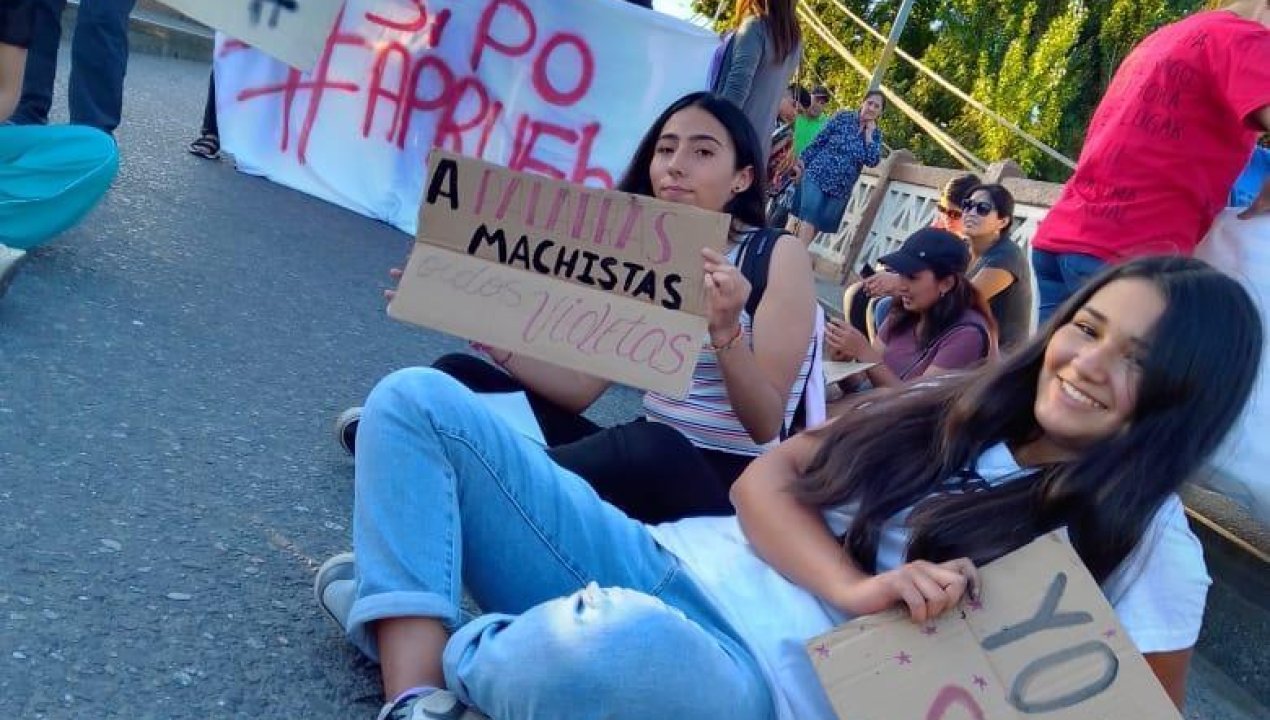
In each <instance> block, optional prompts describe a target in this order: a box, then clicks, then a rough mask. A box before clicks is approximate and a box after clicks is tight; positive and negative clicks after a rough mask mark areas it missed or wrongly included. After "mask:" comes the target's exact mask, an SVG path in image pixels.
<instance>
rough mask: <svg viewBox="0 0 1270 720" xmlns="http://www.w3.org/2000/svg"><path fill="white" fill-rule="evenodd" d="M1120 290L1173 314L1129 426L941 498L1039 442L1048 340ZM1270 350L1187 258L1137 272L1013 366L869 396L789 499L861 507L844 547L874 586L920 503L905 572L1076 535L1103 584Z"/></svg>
mask: <svg viewBox="0 0 1270 720" xmlns="http://www.w3.org/2000/svg"><path fill="white" fill-rule="evenodd" d="M1122 278H1139V279H1142V280H1145V281H1147V282H1150V283H1152V284H1153V285H1154V286H1155V287H1156V288H1157V289H1158V290H1159V291H1160V292H1161V294H1162V295H1163V296H1164V298H1165V302H1166V303H1167V307H1166V309H1165V311H1164V314H1163V315H1162V316H1161V317H1160V319H1159V321H1158V322H1157V324H1156V326H1155V328H1154V329H1153V331H1152V337H1153V338H1154V342H1153V343H1152V344H1151V346H1150V350H1149V353H1148V355H1147V357H1146V358H1145V359H1144V360H1143V363H1142V374H1141V378H1142V379H1141V384H1140V387H1139V388H1138V393H1137V396H1138V400H1137V405H1136V407H1135V408H1134V412H1133V415H1132V417H1131V418H1130V419H1129V421H1128V423H1127V425H1126V426H1125V427H1124V428H1123V429H1122V430H1120V431H1119V432H1117V433H1116V434H1114V435H1113V436H1111V437H1108V438H1106V439H1104V440H1102V441H1100V442H1098V443H1097V444H1095V445H1094V446H1092V447H1089V448H1087V449H1086V450H1085V451H1084V452H1083V453H1082V454H1081V456H1080V457H1078V458H1077V459H1075V460H1071V461H1068V462H1061V463H1056V464H1052V465H1046V466H1042V467H1039V468H1036V469H1035V471H1034V472H1030V473H1028V474H1026V475H1024V476H1022V477H1018V478H1016V479H1014V480H1013V481H1012V482H1007V483H1002V484H1000V485H998V486H996V487H993V488H991V489H987V490H982V491H977V492H966V493H940V492H939V491H938V488H939V487H940V486H941V484H942V483H944V482H946V481H948V480H949V479H950V478H954V477H956V476H957V474H958V473H959V472H960V471H962V470H963V469H964V468H966V467H968V466H969V465H970V464H971V463H972V462H974V459H975V458H977V457H978V456H979V455H980V453H982V452H983V451H984V450H985V449H986V448H988V447H990V446H992V445H993V444H995V443H998V442H1026V441H1028V440H1031V439H1034V438H1036V437H1037V436H1038V435H1039V433H1040V429H1039V427H1038V426H1037V421H1036V417H1035V415H1034V409H1033V406H1034V405H1035V402H1036V396H1037V382H1038V377H1039V374H1040V371H1041V365H1042V362H1043V358H1044V354H1045V349H1046V347H1047V345H1048V344H1049V341H1050V338H1051V337H1052V336H1053V335H1054V333H1055V331H1056V330H1057V329H1058V328H1060V327H1062V326H1063V325H1065V324H1067V323H1068V322H1070V320H1071V318H1072V316H1073V315H1075V313H1076V311H1077V310H1079V309H1080V308H1081V307H1083V306H1084V305H1085V304H1086V303H1087V302H1088V301H1089V299H1090V297H1092V296H1093V294H1094V293H1095V292H1097V291H1098V290H1099V289H1100V288H1102V287H1103V286H1105V285H1107V284H1108V283H1110V282H1113V281H1115V280H1119V279H1122ZM1261 343H1262V327H1261V321H1260V318H1259V317H1258V315H1257V310H1256V307H1255V306H1254V305H1253V302H1252V299H1251V298H1250V297H1249V295H1248V293H1247V292H1246V291H1245V290H1244V289H1243V287H1241V286H1240V285H1239V283H1237V282H1235V281H1234V280H1232V279H1230V278H1228V277H1226V276H1225V275H1222V274H1221V273H1219V272H1217V271H1216V270H1214V269H1213V268H1211V267H1210V266H1208V265H1206V264H1205V263H1203V262H1201V261H1199V260H1194V259H1190V258H1182V257H1153V258H1141V259H1137V260H1133V261H1130V262H1128V263H1126V264H1124V265H1120V266H1118V267H1113V268H1110V269H1108V270H1106V271H1104V272H1103V273H1102V274H1101V275H1099V276H1098V277H1097V278H1095V279H1094V280H1092V281H1091V282H1090V283H1089V284H1088V285H1087V286H1086V287H1085V288H1083V289H1082V290H1081V291H1080V292H1078V293H1077V294H1076V295H1075V296H1074V297H1072V298H1071V299H1070V300H1068V301H1067V303H1065V304H1064V305H1063V306H1062V307H1061V308H1060V309H1059V311H1058V313H1056V315H1055V317H1054V318H1053V319H1052V320H1051V321H1050V323H1049V324H1048V325H1047V326H1045V328H1044V329H1043V331H1042V332H1041V333H1039V334H1038V336H1037V337H1035V338H1034V339H1033V340H1031V341H1030V342H1029V343H1027V344H1026V345H1024V346H1022V347H1020V348H1018V349H1017V350H1016V351H1015V352H1014V353H1013V354H1011V355H1010V356H1008V357H1007V358H1006V359H1005V360H1003V361H1002V362H1000V363H997V364H995V365H992V366H988V367H984V368H981V369H980V370H978V371H976V372H974V373H969V374H966V375H961V376H956V377H952V378H949V379H946V380H943V381H939V382H935V383H929V384H926V385H924V386H921V387H915V388H909V389H906V390H898V391H887V392H884V393H878V394H874V395H873V396H872V397H871V398H870V399H869V401H871V402H872V407H868V408H862V409H860V410H857V411H848V412H846V413H844V414H843V415H842V416H841V417H840V418H839V419H838V420H837V421H836V422H835V423H834V424H833V425H830V426H828V427H826V428H824V429H821V430H818V431H816V432H818V433H821V434H822V436H823V437H824V444H823V446H822V447H821V449H820V451H819V453H818V454H817V456H816V457H815V459H814V460H813V462H812V464H811V466H810V467H809V468H808V470H807V472H806V473H805V474H804V475H803V477H801V478H800V479H799V481H798V482H797V483H796V485H795V486H794V488H793V492H794V493H795V495H796V496H797V497H799V498H800V499H801V500H802V501H803V502H805V503H807V504H809V505H812V506H816V507H830V506H838V505H844V504H858V509H857V512H856V513H855V519H854V521H853V522H852V524H851V527H850V528H849V529H848V530H847V533H846V534H845V535H844V537H843V543H844V546H845V548H846V549H847V551H848V552H849V553H850V554H851V556H852V558H853V559H854V560H855V561H856V562H857V563H858V564H859V565H860V566H861V567H862V568H865V569H867V570H868V571H870V572H874V571H875V570H876V557H877V547H878V539H879V537H880V534H881V531H882V527H883V525H884V524H885V523H886V522H887V520H888V519H889V518H891V517H892V516H894V515H895V514H896V513H898V512H900V511H902V510H903V509H905V508H907V507H910V506H914V505H915V506H916V507H915V508H914V510H913V512H912V514H911V515H910V516H909V518H908V521H907V522H908V526H909V529H910V531H911V535H910V540H909V546H908V558H909V559H926V560H931V561H935V562H942V561H946V560H948V559H951V558H956V557H969V558H970V559H971V560H973V561H974V562H975V563H976V564H981V563H986V562H990V561H992V560H994V559H996V558H998V557H1000V556H1002V555H1004V554H1006V553H1008V552H1011V551H1012V550H1015V549H1017V548H1019V547H1021V546H1023V545H1025V544H1026V543H1028V542H1030V541H1031V540H1032V539H1034V538H1036V537H1037V536H1039V535H1041V534H1043V533H1045V532H1048V531H1050V530H1054V529H1056V528H1059V527H1064V526H1066V527H1067V528H1068V532H1069V535H1070V537H1071V540H1072V542H1073V544H1074V546H1075V548H1076V551H1077V552H1078V553H1079V554H1080V557H1081V559H1082V560H1084V562H1085V565H1086V566H1087V567H1088V568H1089V570H1090V572H1092V573H1093V575H1094V577H1095V578H1097V579H1098V580H1099V582H1102V581H1103V580H1105V579H1106V578H1107V577H1108V576H1109V575H1110V574H1111V573H1112V572H1113V571H1114V570H1115V568H1116V567H1117V566H1119V564H1120V563H1121V562H1122V561H1123V560H1124V559H1125V557H1126V556H1127V555H1128V554H1129V552H1130V551H1131V550H1132V549H1133V548H1134V546H1135V545H1136V544H1137V543H1138V541H1139V539H1140V538H1141V537H1142V535H1143V534H1144V532H1145V530H1146V528H1147V525H1148V524H1149V523H1150V521H1151V518H1152V516H1153V515H1154V514H1155V512H1156V510H1157V509H1158V508H1159V507H1160V505H1161V504H1162V503H1163V502H1164V500H1165V499H1166V498H1167V497H1168V496H1169V494H1170V493H1173V492H1174V491H1176V490H1177V489H1178V488H1179V487H1180V486H1181V485H1182V483H1183V482H1185V481H1186V480H1187V479H1188V478H1189V477H1191V476H1192V475H1193V474H1194V473H1195V472H1196V471H1197V470H1198V469H1199V468H1200V466H1201V465H1202V464H1203V463H1204V462H1205V461H1206V460H1207V459H1208V458H1209V457H1210V456H1211V455H1212V453H1213V452H1214V451H1215V450H1216V449H1217V447H1218V445H1219V444H1220V443H1221V441H1222V439H1223V438H1224V437H1225V436H1226V434H1227V432H1228V431H1229V430H1230V428H1231V426H1232V425H1233V424H1234V423H1235V421H1236V419H1237V418H1238V416H1239V413H1240V411H1241V410H1242V408H1243V406H1244V404H1245V402H1246V401H1247V399H1248V395H1249V393H1250V391H1251V389H1252V385H1253V382H1254V381H1255V379H1256V376H1257V366H1258V362H1259V358H1260V355H1261Z"/></svg>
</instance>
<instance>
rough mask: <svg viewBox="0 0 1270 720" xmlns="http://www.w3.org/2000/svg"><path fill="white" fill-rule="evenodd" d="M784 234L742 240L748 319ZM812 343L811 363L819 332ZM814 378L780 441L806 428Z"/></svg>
mask: <svg viewBox="0 0 1270 720" xmlns="http://www.w3.org/2000/svg"><path fill="white" fill-rule="evenodd" d="M785 234H786V233H785V230H784V229H783V228H762V229H760V230H755V231H753V232H751V233H749V235H748V236H747V237H746V238H745V240H743V241H741V247H740V250H738V251H737V269H738V270H740V271H741V275H742V276H743V277H744V278H745V279H746V280H748V281H749V283H750V296H749V298H747V299H746V301H745V312H747V313H749V315H750V318H751V319H752V318H753V317H754V314H755V313H756V312H758V306H759V303H760V302H762V301H763V293H764V292H766V291H767V276H768V273H769V271H770V270H771V266H772V254H773V252H772V248H774V247H776V242H777V241H778V240H780V239H781V236H783V235H785ZM819 310H820V308H819V304H817V311H819ZM812 342H813V343H814V350H813V352H814V353H815V355H814V356H813V360H814V359H816V358H818V357H819V355H820V334H819V333H818V332H817V333H815V337H814V338H813V339H812ZM812 365H813V368H812V369H815V366H816V365H817V363H816V362H813V363H812ZM814 375H815V373H813V372H808V373H807V380H806V383H805V384H804V385H803V388H802V390H801V391H800V392H799V393H798V405H797V406H796V407H795V408H794V417H793V418H792V422H791V423H790V424H789V425H786V426H782V427H781V434H780V439H781V440H784V439H786V438H787V437H789V436H790V435H792V434H793V433H795V432H799V431H801V430H802V429H803V428H805V427H806V426H807V418H808V414H809V413H808V408H807V388H808V387H810V385H811V383H812V382H813V377H814ZM822 379H823V372H822Z"/></svg>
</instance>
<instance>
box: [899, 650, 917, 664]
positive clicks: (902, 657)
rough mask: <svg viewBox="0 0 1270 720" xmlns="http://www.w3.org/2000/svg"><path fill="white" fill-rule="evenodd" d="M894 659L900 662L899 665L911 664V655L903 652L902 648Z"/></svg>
mask: <svg viewBox="0 0 1270 720" xmlns="http://www.w3.org/2000/svg"><path fill="white" fill-rule="evenodd" d="M895 660H896V662H898V663H899V664H901V665H912V664H913V656H912V655H909V654H908V653H906V652H904V651H903V650H901V651H900V654H899V655H896V656H895Z"/></svg>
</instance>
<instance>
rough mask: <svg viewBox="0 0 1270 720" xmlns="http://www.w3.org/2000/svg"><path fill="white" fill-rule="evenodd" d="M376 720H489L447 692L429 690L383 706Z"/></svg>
mask: <svg viewBox="0 0 1270 720" xmlns="http://www.w3.org/2000/svg"><path fill="white" fill-rule="evenodd" d="M376 720H489V716H487V715H482V714H481V713H479V712H477V711H475V710H473V709H472V708H470V707H468V706H466V705H464V704H463V703H461V702H459V699H458V698H457V697H455V696H454V693H452V692H450V691H449V690H431V691H428V692H425V693H422V694H419V695H411V696H409V697H404V698H402V699H400V700H398V701H397V702H396V703H394V704H393V705H384V707H383V709H382V710H380V711H379V715H378V716H377V717H376Z"/></svg>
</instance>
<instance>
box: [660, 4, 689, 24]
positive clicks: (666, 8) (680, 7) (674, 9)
mask: <svg viewBox="0 0 1270 720" xmlns="http://www.w3.org/2000/svg"><path fill="white" fill-rule="evenodd" d="M653 7H654V8H656V9H658V10H660V11H661V12H664V13H666V14H667V15H674V16H675V17H679V18H683V19H685V20H687V19H689V18H691V17H692V0H653Z"/></svg>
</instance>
